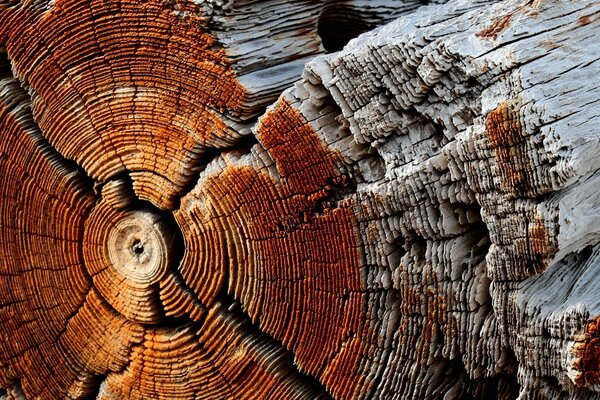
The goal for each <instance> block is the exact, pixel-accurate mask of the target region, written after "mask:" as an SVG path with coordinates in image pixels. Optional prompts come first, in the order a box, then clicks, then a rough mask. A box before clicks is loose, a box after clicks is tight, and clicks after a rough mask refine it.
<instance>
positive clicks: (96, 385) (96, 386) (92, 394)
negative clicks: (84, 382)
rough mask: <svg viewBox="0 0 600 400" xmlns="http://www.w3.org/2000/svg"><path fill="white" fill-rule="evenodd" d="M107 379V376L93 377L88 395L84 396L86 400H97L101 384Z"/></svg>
mask: <svg viewBox="0 0 600 400" xmlns="http://www.w3.org/2000/svg"><path fill="white" fill-rule="evenodd" d="M106 378H108V374H102V375H96V376H94V382H93V383H91V384H90V386H92V387H91V388H90V391H89V395H88V396H86V398H88V399H97V398H98V397H99V396H100V389H101V388H102V384H103V383H104V381H105V380H106Z"/></svg>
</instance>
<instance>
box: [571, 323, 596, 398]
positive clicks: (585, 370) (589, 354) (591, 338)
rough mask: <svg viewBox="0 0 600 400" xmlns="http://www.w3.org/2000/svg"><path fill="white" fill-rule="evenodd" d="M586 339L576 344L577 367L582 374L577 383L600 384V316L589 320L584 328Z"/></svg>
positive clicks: (583, 385) (582, 384)
mask: <svg viewBox="0 0 600 400" xmlns="http://www.w3.org/2000/svg"><path fill="white" fill-rule="evenodd" d="M584 332H585V333H584V335H585V337H584V340H583V341H582V342H580V343H577V344H576V346H575V349H574V350H575V354H576V357H577V358H576V361H575V363H574V365H573V366H574V367H575V369H577V370H578V371H580V374H579V375H578V377H577V378H576V379H575V384H576V385H577V386H581V387H589V386H593V385H597V384H600V317H598V318H596V319H594V320H591V321H590V322H588V324H587V325H586V327H585V329H584Z"/></svg>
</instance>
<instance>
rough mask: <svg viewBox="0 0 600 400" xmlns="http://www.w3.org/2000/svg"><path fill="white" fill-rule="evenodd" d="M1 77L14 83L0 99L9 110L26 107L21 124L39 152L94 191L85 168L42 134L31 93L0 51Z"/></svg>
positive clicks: (90, 191) (92, 181)
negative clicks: (61, 152)
mask: <svg viewBox="0 0 600 400" xmlns="http://www.w3.org/2000/svg"><path fill="white" fill-rule="evenodd" d="M2 78H12V79H13V80H14V81H13V82H14V83H13V82H11V83H8V84H7V86H8V85H10V86H12V87H10V89H11V90H9V91H8V92H10V94H9V96H10V98H9V99H6V98H3V99H2V100H3V101H5V103H6V104H10V105H11V110H9V111H13V110H14V109H15V108H17V107H18V106H20V105H22V106H24V108H26V110H27V120H28V121H27V120H22V124H23V126H24V127H25V128H26V129H27V128H29V129H27V133H28V134H29V136H30V137H31V139H32V140H33V142H34V143H35V144H36V146H37V147H38V148H39V149H40V151H41V153H42V154H43V155H44V156H45V157H46V158H47V159H48V160H49V161H50V163H51V164H52V165H54V166H57V167H59V168H62V169H64V170H65V174H70V173H74V172H75V173H76V174H77V178H78V181H79V183H80V184H81V185H82V186H83V188H82V189H83V191H85V192H86V193H90V194H92V193H94V191H93V188H94V185H95V181H94V179H92V177H90V176H89V175H88V173H87V171H85V169H83V167H81V166H80V165H79V164H77V163H76V162H75V161H73V160H70V159H68V158H65V157H64V156H63V155H62V154H60V153H59V152H58V150H56V149H55V148H54V146H52V144H51V143H50V141H48V139H46V137H45V136H44V134H43V132H42V130H41V129H40V127H39V126H38V124H37V122H36V121H35V120H34V118H33V111H32V110H31V103H32V98H31V95H30V93H29V92H27V91H26V90H25V89H24V88H23V83H22V82H21V81H20V80H19V79H18V78H17V77H15V76H14V75H13V74H12V69H11V63H10V59H9V58H8V55H7V54H6V53H0V79H2ZM12 99H19V100H20V101H18V102H15V101H11V100H12ZM24 99H26V100H24ZM27 125H29V126H27ZM96 197H97V196H96Z"/></svg>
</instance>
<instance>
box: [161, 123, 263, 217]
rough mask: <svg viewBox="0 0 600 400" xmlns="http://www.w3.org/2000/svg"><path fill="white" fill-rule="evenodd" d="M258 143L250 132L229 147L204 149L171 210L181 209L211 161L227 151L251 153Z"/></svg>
mask: <svg viewBox="0 0 600 400" xmlns="http://www.w3.org/2000/svg"><path fill="white" fill-rule="evenodd" d="M256 144H258V139H256V136H254V135H253V134H250V135H245V136H242V137H241V138H240V139H239V140H237V141H236V142H235V144H233V145H231V146H228V147H221V148H216V147H210V148H207V149H206V150H205V151H204V153H203V154H202V157H200V160H199V162H198V164H196V165H194V166H193V167H192V168H191V171H193V172H192V174H191V178H190V179H189V183H188V184H187V185H186V186H185V187H184V188H183V190H182V191H181V194H180V195H179V198H178V199H177V202H176V203H177V204H176V205H175V207H174V209H173V210H171V211H176V210H178V209H179V207H180V206H181V200H182V199H183V198H184V197H185V196H187V195H188V194H189V193H190V192H191V191H192V190H193V189H194V188H195V187H196V185H197V184H198V181H199V180H200V176H201V175H202V172H204V170H205V169H206V167H207V166H208V164H210V163H211V162H213V161H214V160H215V159H217V158H218V157H219V156H221V155H222V154H223V153H226V152H231V151H236V152H239V153H243V154H247V153H250V150H251V149H252V147H253V146H254V145H256Z"/></svg>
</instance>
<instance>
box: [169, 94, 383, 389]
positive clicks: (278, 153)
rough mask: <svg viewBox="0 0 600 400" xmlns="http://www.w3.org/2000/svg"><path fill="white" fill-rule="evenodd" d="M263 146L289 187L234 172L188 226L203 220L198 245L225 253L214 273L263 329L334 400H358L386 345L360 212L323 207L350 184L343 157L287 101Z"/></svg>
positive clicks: (254, 173)
mask: <svg viewBox="0 0 600 400" xmlns="http://www.w3.org/2000/svg"><path fill="white" fill-rule="evenodd" d="M258 138H259V140H260V141H261V143H262V144H263V145H264V147H265V148H266V149H267V151H268V152H269V154H270V155H271V156H272V157H273V159H274V160H275V162H276V164H277V169H278V171H279V173H280V175H281V176H280V179H279V180H274V179H273V177H271V176H269V175H268V174H267V173H266V171H264V172H263V171H261V170H256V169H255V168H254V167H251V166H250V165H248V166H243V165H242V166H229V167H227V168H225V170H223V171H222V172H221V173H220V174H218V175H217V176H215V178H214V179H211V180H209V181H208V182H206V183H205V184H204V187H203V190H202V194H201V197H202V198H205V199H206V198H208V199H210V200H209V205H207V206H206V207H205V210H204V212H203V213H202V214H200V213H198V214H194V216H193V218H188V217H186V218H183V217H181V216H179V217H178V220H184V219H188V220H190V219H194V218H200V219H201V222H200V223H198V224H197V225H194V226H195V227H190V229H195V230H196V232H195V235H196V236H195V238H196V239H194V241H196V242H205V243H214V244H216V245H215V246H212V247H211V249H210V250H211V256H210V258H211V262H210V263H207V266H208V265H210V268H214V269H215V270H218V271H227V272H223V276H229V281H228V282H227V284H228V287H229V289H228V292H229V293H232V294H233V295H234V296H235V297H236V298H238V299H240V301H241V302H242V303H243V304H244V306H245V310H246V312H247V313H248V314H249V315H250V317H251V318H252V319H253V320H254V321H255V322H257V323H258V324H259V325H260V329H261V330H263V331H264V332H266V333H268V334H269V335H271V336H273V337H275V338H276V339H277V340H279V341H281V342H282V343H283V345H284V346H285V347H287V348H289V349H291V350H292V351H293V352H294V355H295V357H296V360H297V363H298V365H299V366H300V368H301V370H303V371H305V372H306V373H308V374H310V375H312V376H315V377H319V379H321V380H322V382H324V384H325V385H326V386H327V387H328V388H330V390H332V392H333V394H334V395H336V396H339V397H355V396H357V395H358V394H359V393H358V392H357V390H359V389H358V388H362V389H363V390H365V386H366V385H365V382H364V379H365V377H364V376H363V375H362V374H361V373H360V365H361V359H363V358H365V357H366V356H367V354H368V350H369V349H368V348H367V346H369V345H370V344H372V343H376V337H375V336H374V333H373V330H372V329H371V328H370V325H369V324H368V323H367V322H366V320H365V316H364V314H363V307H364V304H365V303H366V297H365V294H364V293H363V284H362V279H361V268H360V249H359V244H358V235H359V233H358V232H357V231H356V228H355V227H356V226H357V225H358V224H357V221H356V218H355V216H354V211H353V206H352V204H350V202H347V203H345V205H339V206H337V207H331V208H327V207H322V204H321V203H322V202H323V201H326V200H327V198H328V196H330V195H331V193H332V192H333V191H335V187H336V185H345V184H346V179H345V178H344V177H343V175H342V174H341V173H340V172H339V171H338V170H337V168H336V167H335V165H336V163H335V159H336V156H335V154H333V153H332V152H331V151H330V150H329V149H327V148H326V147H325V146H324V145H323V144H322V143H321V142H320V140H319V138H318V137H317V136H316V133H315V132H314V130H313V129H312V128H311V127H310V125H309V124H308V122H307V121H306V120H305V119H304V117H303V116H302V115H301V114H300V113H299V112H298V111H297V110H296V109H294V108H293V107H292V106H290V105H289V104H288V103H287V102H285V101H282V100H280V101H279V102H278V103H277V105H276V106H275V108H274V109H272V110H271V111H270V112H269V113H268V114H267V115H266V116H265V117H264V118H263V119H262V121H261V123H260V125H259V129H258ZM211 213H214V214H211ZM223 227H230V229H232V232H231V234H233V235H234V236H230V237H233V238H235V239H234V241H235V242H236V245H233V244H231V245H229V246H227V245H225V243H227V239H226V238H225V237H224V234H225V233H226V232H224V230H223ZM184 236H185V233H184ZM229 242H231V239H230V240H229ZM219 243H222V244H223V245H220V244H219ZM203 246H204V245H202V244H199V245H192V246H191V247H192V248H194V247H196V248H198V249H200V248H203ZM190 257H194V256H192V255H190ZM198 257H202V255H201V254H200V253H198ZM190 265H191V264H190ZM182 274H183V276H184V277H185V279H186V281H187V282H188V283H189V284H190V286H191V287H192V288H193V289H194V291H201V292H205V291H206V289H205V288H203V286H204V282H205V281H204V280H202V279H200V278H198V276H197V274H198V273H197V272H195V271H194V270H193V268H191V267H187V266H186V263H185V262H184V265H183V267H182ZM209 301H210V299H209Z"/></svg>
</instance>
